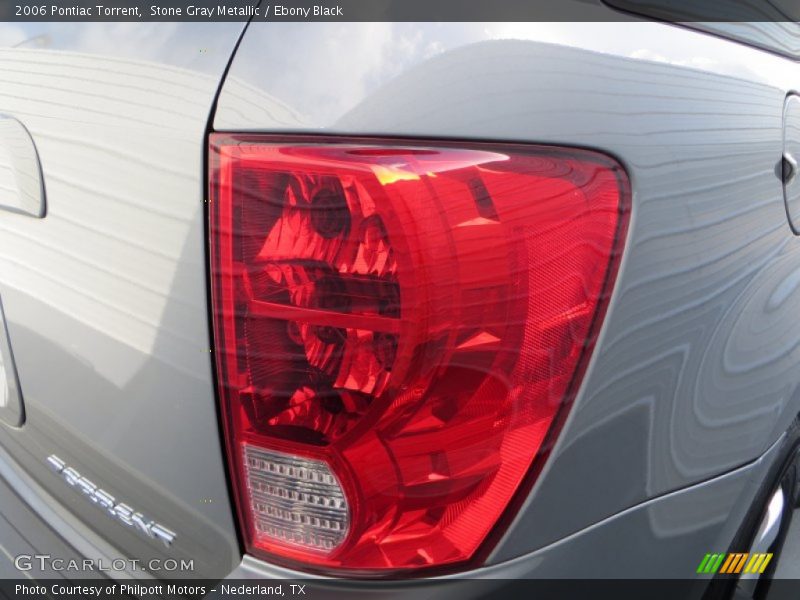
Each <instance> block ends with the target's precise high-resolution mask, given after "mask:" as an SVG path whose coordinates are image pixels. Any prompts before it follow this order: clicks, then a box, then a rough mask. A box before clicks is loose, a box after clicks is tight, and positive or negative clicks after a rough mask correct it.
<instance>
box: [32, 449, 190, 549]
mask: <svg viewBox="0 0 800 600" xmlns="http://www.w3.org/2000/svg"><path fill="white" fill-rule="evenodd" d="M47 464H48V466H49V467H50V468H51V469H52V470H53V472H55V473H56V474H57V475H60V476H61V478H62V479H63V480H64V481H66V482H67V483H68V484H69V485H71V486H72V487H74V488H76V489H78V490H80V491H81V492H83V494H85V495H86V497H87V498H89V500H91V501H92V502H94V503H95V504H97V505H98V506H100V507H101V508H104V509H105V510H106V511H107V512H108V514H110V515H111V516H112V517H114V518H115V519H116V520H117V521H119V522H120V523H122V524H123V525H127V526H128V527H131V528H133V529H136V530H137V531H139V532H140V533H143V534H144V535H146V536H147V537H149V538H152V539H158V540H161V542H162V543H163V544H164V545H165V546H166V547H168V548H169V547H170V546H171V545H172V543H173V542H174V541H175V538H176V534H175V532H174V531H171V530H169V529H167V528H166V527H164V526H163V525H159V524H158V523H156V522H155V521H152V520H150V519H148V518H147V517H145V516H144V515H143V514H142V513H140V512H137V511H135V510H134V509H133V508H131V507H130V506H128V505H127V504H124V503H122V502H117V501H116V498H114V496H112V495H111V494H109V493H108V492H106V491H105V490H102V489H100V488H98V487H97V486H96V485H95V484H94V483H92V482H91V481H89V480H88V479H86V477H82V476H81V474H80V473H78V471H76V470H75V469H73V468H72V467H68V466H67V464H66V463H65V462H64V461H63V460H61V459H60V458H58V457H57V456H56V455H55V454H51V455H50V456H48V457H47Z"/></svg>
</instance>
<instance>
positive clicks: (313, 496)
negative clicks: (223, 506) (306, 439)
mask: <svg viewBox="0 0 800 600" xmlns="http://www.w3.org/2000/svg"><path fill="white" fill-rule="evenodd" d="M244 455H245V462H246V469H247V486H248V489H249V492H250V509H251V511H252V514H253V521H254V523H255V529H256V534H257V536H258V537H260V538H266V539H269V540H270V541H272V542H278V543H281V544H287V545H290V546H300V547H302V548H306V549H312V550H318V551H321V552H325V553H327V552H330V551H331V550H333V549H335V548H336V547H338V546H339V545H340V544H341V543H342V542H343V541H344V538H345V536H346V535H347V530H348V526H349V522H350V517H349V511H348V506H347V500H346V499H345V497H344V492H343V491H342V488H341V486H340V485H339V481H338V480H337V479H336V476H335V475H334V474H333V473H332V472H331V470H330V469H329V468H328V465H327V464H325V463H324V462H322V461H319V460H312V459H308V458H302V457H299V456H293V455H291V454H283V453H279V452H273V451H267V450H262V449H259V448H255V447H253V446H251V445H249V444H244Z"/></svg>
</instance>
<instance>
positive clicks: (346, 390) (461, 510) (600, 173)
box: [210, 134, 628, 574]
mask: <svg viewBox="0 0 800 600" xmlns="http://www.w3.org/2000/svg"><path fill="white" fill-rule="evenodd" d="M210 157H211V169H210V184H211V190H210V193H211V196H210V225H211V226H210V232H211V275H212V287H213V309H214V326H215V351H216V361H217V369H218V381H219V388H220V389H219V393H220V399H221V403H222V414H223V415H224V420H225V432H226V438H227V443H228V451H229V458H230V464H231V468H232V477H233V480H234V488H235V493H236V502H237V506H238V510H239V515H240V520H241V524H242V527H243V530H244V538H245V540H246V545H247V549H248V551H250V552H253V553H255V554H257V555H262V556H265V557H267V558H268V559H270V560H278V561H280V562H284V563H290V564H292V565H293V566H297V565H302V566H305V567H310V568H315V569H321V570H326V571H334V572H337V573H344V572H347V573H363V574H369V573H397V572H408V571H409V570H413V569H421V568H428V567H446V566H451V565H454V564H457V563H462V562H464V561H469V560H471V559H474V558H475V557H476V556H477V555H478V552H479V550H480V549H481V548H484V547H485V546H486V544H487V539H488V538H489V536H490V533H492V531H493V530H495V529H496V528H497V527H498V523H499V522H500V520H501V517H502V516H503V515H504V513H506V512H507V511H508V510H509V506H510V505H511V503H512V499H513V498H514V497H515V495H516V494H517V492H519V491H520V488H522V487H525V485H527V483H528V482H529V480H530V479H531V477H530V476H529V477H528V478H527V479H526V475H528V474H532V473H533V472H534V471H535V469H533V468H532V467H533V466H534V464H535V462H536V460H537V458H538V459H539V461H541V460H543V457H544V455H545V451H546V449H547V447H548V446H549V444H548V443H547V442H548V441H549V440H551V439H552V438H553V437H554V435H555V434H556V433H557V428H558V423H559V422H560V421H561V420H562V419H561V418H560V417H563V415H564V414H565V410H566V407H567V406H568V405H569V401H570V399H571V397H572V396H573V395H574V392H575V390H576V389H577V386H578V384H579V380H580V376H581V373H582V367H583V366H584V365H585V363H586V360H587V358H588V355H589V353H590V350H591V347H592V341H593V338H594V335H595V332H596V331H597V328H598V325H599V323H600V321H601V320H602V315H603V312H604V305H605V301H606V299H607V296H608V293H609V291H610V289H611V287H612V282H613V278H614V274H615V270H616V263H617V259H618V257H619V254H620V252H621V247H622V240H623V239H624V232H625V227H626V221H627V206H628V191H627V190H628V187H627V180H626V178H625V175H624V172H623V171H622V169H621V168H620V166H619V165H618V164H617V163H616V162H614V161H613V160H612V159H610V158H608V157H606V156H604V155H601V154H598V153H595V152H590V151H586V150H577V149H562V148H552V147H543V146H522V145H500V144H497V145H493V144H485V145H472V144H460V145H454V144H449V143H438V142H437V143H433V142H407V141H386V140H364V139H351V140H348V139H339V138H312V137H305V138H276V137H274V136H268V135H223V134H214V135H212V136H211V152H210Z"/></svg>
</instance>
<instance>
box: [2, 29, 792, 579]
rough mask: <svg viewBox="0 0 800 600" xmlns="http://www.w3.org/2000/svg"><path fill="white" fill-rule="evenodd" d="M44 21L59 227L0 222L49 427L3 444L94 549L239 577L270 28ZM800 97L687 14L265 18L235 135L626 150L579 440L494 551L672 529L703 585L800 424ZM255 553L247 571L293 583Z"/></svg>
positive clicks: (251, 91)
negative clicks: (53, 459)
mask: <svg viewBox="0 0 800 600" xmlns="http://www.w3.org/2000/svg"><path fill="white" fill-rule="evenodd" d="M621 18H622V17H621ZM36 27H41V28H42V29H41V30H37V29H36ZM36 27H32V28H29V29H27V30H25V29H23V30H21V31H22V33H21V35H18V36H17V38H14V39H12V41H11V42H7V43H8V44H9V45H18V47H17V48H11V49H0V82H2V85H1V86H0V113H4V114H9V115H11V116H13V117H15V118H17V119H18V120H20V122H22V123H23V125H24V126H25V127H26V128H27V129H28V131H29V132H30V134H31V136H32V139H33V140H34V142H35V143H36V147H37V150H38V152H39V158H40V160H41V164H42V172H43V175H44V180H45V186H46V188H47V194H48V207H47V208H48V214H47V217H46V218H45V219H31V218H30V217H27V218H26V217H23V216H22V215H15V214H11V213H8V214H2V215H0V297H2V300H3V306H4V309H5V312H6V317H7V320H8V331H9V337H10V340H11V345H12V348H13V351H14V357H15V359H16V362H17V371H18V375H19V380H20V386H21V389H22V392H23V396H24V400H25V409H26V424H25V426H24V427H23V428H22V429H21V430H19V431H16V430H12V429H10V428H6V427H0V446H2V448H3V449H4V452H6V453H7V454H8V456H9V460H8V466H9V467H8V468H10V469H14V470H15V471H19V472H21V473H24V474H25V476H26V477H27V478H29V479H30V482H29V483H25V484H22V483H20V484H19V485H20V486H21V487H26V486H27V488H29V490H30V489H36V486H38V488H40V490H41V494H44V495H46V496H47V497H49V498H52V499H53V500H54V501H55V502H57V503H58V504H59V508H58V510H59V511H60V512H61V513H63V514H60V515H52V514H51V515H49V516H48V517H45V520H46V521H47V522H52V521H53V520H54V519H57V518H60V519H63V520H65V521H67V522H69V521H71V520H74V521H77V522H78V523H83V524H85V525H86V528H88V530H89V532H85V533H82V532H81V529H80V528H79V527H78V528H73V530H74V531H75V533H66V534H64V535H66V536H67V537H68V538H69V537H70V536H75V537H76V539H78V540H79V541H80V540H81V539H82V536H84V535H86V536H96V537H98V538H99V540H102V541H104V542H106V543H108V544H109V545H110V546H111V547H110V548H108V549H106V550H105V551H106V552H107V553H110V554H112V555H113V553H114V552H118V553H119V554H121V555H123V556H128V557H144V558H152V557H167V556H168V557H172V558H179V559H180V558H193V559H195V567H196V568H195V573H193V574H194V575H196V576H207V577H215V576H222V575H225V574H227V573H229V572H230V571H231V570H232V569H233V568H234V566H235V565H237V564H238V563H239V561H240V556H241V555H240V551H239V547H238V544H237V538H236V531H235V526H234V520H233V512H232V510H231V506H230V501H229V498H228V491H227V488H226V481H225V469H224V461H223V452H222V449H221V447H220V442H219V430H218V423H217V414H216V407H215V398H214V389H213V373H212V365H211V361H210V360H209V358H210V357H209V350H210V348H211V340H210V333H209V328H208V299H207V297H206V295H207V294H206V293H207V288H206V286H207V281H206V265H205V261H206V255H205V239H204V235H205V233H204V225H203V223H204V212H205V206H204V203H203V199H204V195H205V190H204V181H203V174H204V164H203V161H204V144H205V143H206V139H205V132H206V127H207V125H208V119H209V115H210V114H211V111H212V106H213V104H214V98H215V94H216V91H217V89H218V86H219V84H220V80H221V78H222V75H223V72H224V69H225V66H226V64H227V62H228V59H229V57H230V56H231V53H232V52H233V48H234V45H235V43H236V40H237V37H238V35H239V32H240V31H241V29H242V24H236V23H230V24H222V23H217V24H213V25H209V26H207V27H206V28H205V29H204V26H202V25H189V24H184V25H174V24H135V25H134V24H130V25H126V26H125V27H121V28H119V30H118V31H115V35H114V37H112V36H110V35H109V34H108V32H106V31H104V29H103V28H104V27H108V26H107V25H100V24H96V25H86V26H83V25H82V26H81V27H80V28H75V31H70V32H69V33H64V32H63V31H62V30H59V29H58V27H56V26H44V25H42V26H38V25H37V26H36ZM73 27H74V26H73ZM112 29H114V28H112ZM4 35H8V34H7V33H4ZM143 40H146V41H148V42H149V43H143ZM12 42H13V44H12ZM19 44H21V45H19ZM287 48H291V49H292V51H291V52H287V51H286V49H287ZM798 87H800V66H798V64H796V63H794V62H792V61H789V60H787V59H785V58H781V57H779V56H776V55H773V54H769V53H767V52H764V51H760V50H755V49H752V48H748V47H746V46H744V45H741V44H737V43H734V42H730V41H727V40H723V39H720V38H716V37H713V36H709V35H705V34H701V33H697V32H694V31H690V30H687V29H683V28H679V27H674V26H670V25H666V24H657V23H636V22H626V23H575V24H570V23H558V24H541V23H534V24H520V23H517V24H499V23H492V24H477V23H459V24H443V23H429V24H410V23H403V24H392V23H361V24H341V23H327V24H324V23H305V24H294V23H291V24H290V23H283V24H274V23H262V22H259V23H253V24H251V25H250V27H249V28H248V29H247V31H246V33H245V35H244V38H243V40H242V42H241V45H240V47H239V50H238V51H237V53H236V55H235V56H234V58H233V62H232V64H231V67H230V71H229V74H228V76H227V78H226V79H225V81H224V84H223V87H222V90H221V93H220V96H219V101H218V105H217V109H216V117H215V119H214V120H213V128H214V129H216V130H219V131H264V132H273V133H280V132H286V133H313V132H324V133H326V134H342V135H372V136H400V137H410V138H420V139H437V138H447V139H468V140H498V141H514V142H530V143H540V144H541V143H545V144H560V145H570V146H584V147H590V148H596V149H599V150H601V151H603V152H606V153H609V154H611V155H613V156H615V157H616V158H617V159H618V160H620V161H621V162H622V164H623V165H624V166H625V168H626V170H627V171H628V173H629V176H630V179H631V183H632V187H633V198H632V214H631V221H630V228H629V233H628V239H627V243H626V250H625V254H624V256H623V261H622V265H621V267H620V272H619V276H618V278H617V281H616V286H615V290H614V294H613V298H612V301H611V305H610V307H609V310H608V313H607V316H606V319H605V322H604V325H603V328H602V331H601V334H600V337H599V339H598V342H597V345H596V348H595V351H594V354H593V358H592V361H591V364H590V365H589V368H588V370H587V372H586V374H585V377H584V380H583V384H582V386H581V390H580V392H579V395H578V397H577V399H576V401H575V403H574V406H573V407H572V409H571V411H570V414H569V418H568V420H567V423H566V424H565V426H564V428H563V431H562V433H561V435H560V436H559V439H558V442H557V445H556V447H555V448H554V450H553V453H552V455H551V457H550V459H549V461H548V462H547V464H546V466H545V468H544V470H543V472H542V473H541V475H540V477H539V478H538V480H537V482H536V484H535V486H534V488H533V489H532V490H531V492H530V494H529V496H528V497H527V500H526V502H525V504H524V505H523V507H522V509H521V510H520V511H519V513H518V515H517V517H516V519H515V520H514V522H513V523H512V524H511V525H510V527H509V528H508V530H507V532H506V534H505V536H504V537H503V539H502V540H501V541H500V543H499V544H498V545H497V547H496V548H495V550H494V553H493V554H492V555H491V557H490V559H489V562H490V563H492V564H493V565H495V567H492V568H500V566H501V565H506V566H508V565H522V566H521V567H520V569H521V570H520V571H519V572H520V573H522V572H525V573H531V574H533V573H535V574H536V575H537V576H545V575H553V576H555V575H567V574H571V573H569V572H567V571H563V570H560V569H563V568H565V567H563V566H560V567H557V566H555V565H556V563H557V562H558V561H557V560H555V559H549V560H545V559H543V557H544V556H545V554H547V553H549V552H554V554H552V555H550V556H553V557H560V558H559V559H558V560H564V557H572V558H578V557H581V556H585V554H586V553H587V552H590V551H592V552H594V551H596V550H598V549H603V548H605V547H606V546H604V545H603V542H602V539H601V538H603V537H604V536H611V537H609V538H607V540H608V539H612V540H616V542H617V543H618V544H621V546H619V547H625V548H630V547H632V546H634V545H635V546H636V547H639V545H640V543H641V539H642V535H644V536H645V538H646V539H650V540H656V541H658V543H657V544H656V546H654V547H655V548H662V549H664V554H663V555H662V556H664V557H665V558H664V561H663V562H661V563H660V566H658V565H655V566H654V565H650V567H648V568H645V567H643V566H642V569H644V570H643V572H645V573H648V574H658V575H660V576H677V577H685V576H686V575H687V573H686V572H685V568H688V567H687V565H689V566H690V567H691V568H693V567H694V566H695V565H696V562H697V560H699V559H698V558H696V557H695V556H682V557H681V558H680V559H678V558H676V557H677V554H678V549H682V550H683V551H686V552H687V553H688V554H691V553H693V552H695V551H697V552H702V553H705V552H708V551H710V550H724V548H725V544H726V543H728V542H730V540H731V539H732V538H733V534H734V532H735V530H736V528H737V527H738V525H739V523H740V522H741V518H742V517H743V515H744V513H745V512H746V510H747V509H748V508H749V505H750V502H752V498H753V497H754V493H755V492H754V490H755V489H756V486H757V485H758V484H760V483H761V479H762V478H763V473H764V470H763V468H766V467H765V466H766V465H768V464H769V462H770V458H771V456H772V454H770V452H769V449H770V448H771V447H772V446H773V444H774V443H775V442H776V441H777V440H778V439H779V437H780V435H781V433H782V432H783V431H785V430H786V428H787V427H788V425H789V424H790V422H791V421H792V419H793V418H794V417H795V415H796V414H797V412H798V410H800V396H799V395H798V394H797V393H796V392H797V390H798V383H800V370H798V369H797V368H796V365H797V363H798V359H800V325H798V323H797V320H796V319H794V318H793V316H794V315H796V314H797V313H798V310H800V289H798V288H799V287H800V275H798V269H799V268H800V267H799V266H798V265H800V240H798V239H797V238H795V237H794V236H793V235H792V233H791V230H790V229H789V226H788V224H787V220H786V213H785V210H784V203H783V191H782V186H781V182H780V180H779V179H778V177H777V175H776V170H775V167H776V164H777V162H778V161H779V159H780V156H781V152H782V144H783V141H782V112H783V105H784V99H785V97H786V95H787V93H789V92H791V91H797V89H798ZM53 453H55V454H58V455H59V457H60V458H62V459H63V460H64V461H65V462H67V464H69V465H70V466H73V467H74V468H76V469H77V470H78V471H80V472H81V474H82V475H86V476H87V477H88V478H89V479H91V480H92V481H93V482H95V483H97V484H98V485H100V486H101V487H103V488H104V489H107V490H109V491H110V492H112V493H115V494H116V495H118V496H119V498H121V499H124V500H125V501H126V502H128V503H129V504H131V505H132V506H135V507H136V508H137V509H139V510H141V511H142V512H143V513H145V514H147V515H148V516H151V517H152V518H154V519H155V520H157V521H158V522H159V523H162V524H164V525H165V526H167V527H170V528H172V529H174V530H175V531H176V532H177V534H178V540H177V542H176V544H175V546H173V547H172V548H170V549H165V548H163V547H162V546H159V545H158V544H157V543H154V542H153V541H152V540H149V539H147V538H144V537H142V536H140V535H138V534H136V533H135V532H133V531H131V530H130V529H127V528H125V527H123V526H122V525H120V524H119V523H117V522H115V521H113V520H111V519H107V518H105V517H103V516H102V515H101V514H100V513H99V512H98V509H97V507H95V506H93V505H91V503H90V502H87V500H86V498H84V497H82V496H81V495H80V494H79V493H78V492H76V491H75V490H74V489H72V488H69V487H68V486H65V485H64V482H63V481H62V480H61V479H60V478H58V477H57V476H55V475H54V474H53V473H52V472H50V471H49V470H48V468H47V467H46V465H45V462H44V461H45V459H46V457H47V456H48V455H50V454H53ZM762 467H763V468H762ZM11 475H13V473H12V474H11ZM11 475H8V476H4V478H5V479H7V480H8V479H9V478H10V477H11ZM29 484H30V485H29ZM18 493H19V492H18ZM30 494H31V496H30V498H29V499H27V500H26V502H27V503H28V504H29V505H33V504H36V502H35V496H36V494H35V493H34V492H30ZM720 498H724V499H726V501H725V502H722V503H720V501H719V500H720ZM715 503H716V504H717V505H719V506H711V505H714V504H715ZM657 506H661V507H664V509H663V512H661V513H658V511H657V509H656V508H655V507H657ZM715 511H716V512H715ZM712 513H713V514H712ZM39 514H42V513H41V511H39ZM654 514H660V515H661V516H660V517H658V518H656V517H654V516H653V515H654ZM642 515H645V516H644V517H643V516H642ZM670 519H676V520H670ZM643 523H645V524H646V523H649V525H648V526H645V525H643ZM65 531H68V529H65ZM643 532H646V533H643ZM605 544H608V541H606V542H605ZM709 544H712V545H715V547H713V548H710V547H708V545H709ZM73 546H80V544H79V543H77V542H76V543H75V544H73ZM667 548H670V550H667ZM91 551H92V550H91V548H90V547H89V548H88V549H86V550H82V552H91ZM537 552H541V553H542V554H536V553H537ZM654 552H655V550H654ZM540 559H542V560H540ZM637 560H639V559H638V558H637ZM523 563H524V564H523ZM600 564H601V565H606V566H607V567H608V569H611V565H609V564H608V562H601V563H600ZM243 565H244V566H242V565H240V567H239V568H238V570H236V571H234V574H236V573H238V574H243V571H242V570H241V569H243V568H245V567H247V568H255V569H256V571H258V570H259V569H261V571H262V574H265V575H269V574H272V575H273V576H276V575H280V574H281V573H284V571H281V570H279V569H276V568H274V567H270V566H268V565H266V564H265V563H260V562H258V561H254V560H252V559H249V558H248V559H247V560H246V561H245V563H243ZM254 565H255V566H254ZM648 569H649V570H648ZM501 572H502V573H507V574H513V573H515V572H517V571H514V570H510V571H498V573H501ZM611 572H613V570H612V571H611ZM588 573H591V574H594V573H595V571H591V570H590V571H588ZM626 573H628V574H630V572H629V571H627V570H626Z"/></svg>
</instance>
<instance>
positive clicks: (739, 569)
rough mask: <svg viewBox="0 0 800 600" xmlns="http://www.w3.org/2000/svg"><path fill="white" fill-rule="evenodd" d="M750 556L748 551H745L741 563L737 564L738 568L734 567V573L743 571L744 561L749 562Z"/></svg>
mask: <svg viewBox="0 0 800 600" xmlns="http://www.w3.org/2000/svg"><path fill="white" fill-rule="evenodd" d="M748 556H750V555H749V554H748V553H744V554H742V558H741V560H740V561H739V564H737V565H736V568H735V569H733V572H734V573H741V572H742V567H743V566H744V563H746V562H747V557H748Z"/></svg>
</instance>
